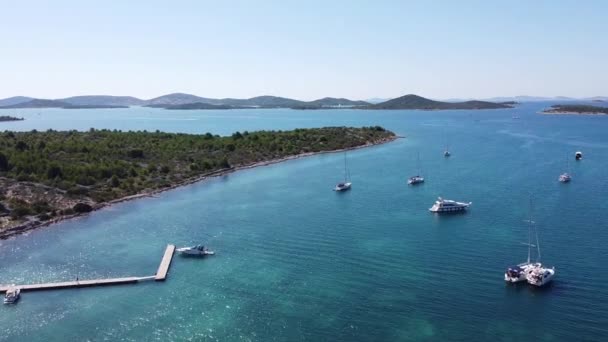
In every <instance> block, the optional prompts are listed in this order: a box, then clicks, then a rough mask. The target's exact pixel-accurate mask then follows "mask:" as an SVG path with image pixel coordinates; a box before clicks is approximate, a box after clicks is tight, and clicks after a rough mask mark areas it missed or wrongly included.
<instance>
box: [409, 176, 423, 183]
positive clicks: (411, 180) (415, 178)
mask: <svg viewBox="0 0 608 342" xmlns="http://www.w3.org/2000/svg"><path fill="white" fill-rule="evenodd" d="M420 183H424V177H422V176H413V177H410V178H408V179H407V184H409V185H416V184H420Z"/></svg>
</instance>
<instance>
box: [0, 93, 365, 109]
mask: <svg viewBox="0 0 608 342" xmlns="http://www.w3.org/2000/svg"><path fill="white" fill-rule="evenodd" d="M204 104H208V105H211V106H205V105H204ZM369 104H370V103H369V102H365V101H352V100H349V99H343V98H332V97H326V98H322V99H319V100H315V101H308V102H307V101H299V100H294V99H289V98H285V97H278V96H257V97H252V98H250V99H233V98H225V99H212V98H206V97H200V96H196V95H191V94H184V93H173V94H168V95H163V96H159V97H156V98H153V99H150V100H142V99H138V98H136V97H131V96H108V95H89V96H74V97H68V98H64V99H57V100H45V99H34V98H31V97H25V96H15V97H11V98H7V99H3V100H0V108H74V107H79V108H110V107H112V108H113V107H124V106H147V107H156V108H168V109H212V108H215V109H223V107H226V106H228V108H250V107H256V108H257V107H262V108H292V107H299V106H304V105H310V106H315V107H341V106H342V107H352V106H366V105H369ZM213 106H218V107H213Z"/></svg>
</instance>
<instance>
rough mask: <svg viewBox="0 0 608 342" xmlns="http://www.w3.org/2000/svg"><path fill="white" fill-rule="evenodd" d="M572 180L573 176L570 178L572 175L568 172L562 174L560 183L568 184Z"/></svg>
mask: <svg viewBox="0 0 608 342" xmlns="http://www.w3.org/2000/svg"><path fill="white" fill-rule="evenodd" d="M571 180H572V176H570V174H569V173H567V172H566V173H562V174H561V175H560V176H559V181H560V182H562V183H568V182H569V181H571Z"/></svg>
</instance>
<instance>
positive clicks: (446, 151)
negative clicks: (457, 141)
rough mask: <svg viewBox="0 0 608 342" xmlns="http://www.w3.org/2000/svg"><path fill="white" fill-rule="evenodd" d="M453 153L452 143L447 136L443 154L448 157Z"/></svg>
mask: <svg viewBox="0 0 608 342" xmlns="http://www.w3.org/2000/svg"><path fill="white" fill-rule="evenodd" d="M451 155H452V154H451V153H450V144H449V142H448V138H447V137H446V138H445V151H443V156H444V157H446V158H447V157H449V156H451Z"/></svg>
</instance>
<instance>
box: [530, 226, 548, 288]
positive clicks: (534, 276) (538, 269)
mask: <svg viewBox="0 0 608 342" xmlns="http://www.w3.org/2000/svg"><path fill="white" fill-rule="evenodd" d="M535 233H536V250H537V251H538V258H537V260H536V262H535V263H534V264H533V265H531V267H529V268H528V272H527V273H526V280H527V281H528V284H530V285H534V286H538V287H541V286H544V285H546V284H548V283H550V282H551V281H552V280H553V277H555V267H551V268H549V267H545V266H543V265H542V264H541V263H540V244H539V242H538V230H535Z"/></svg>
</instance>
